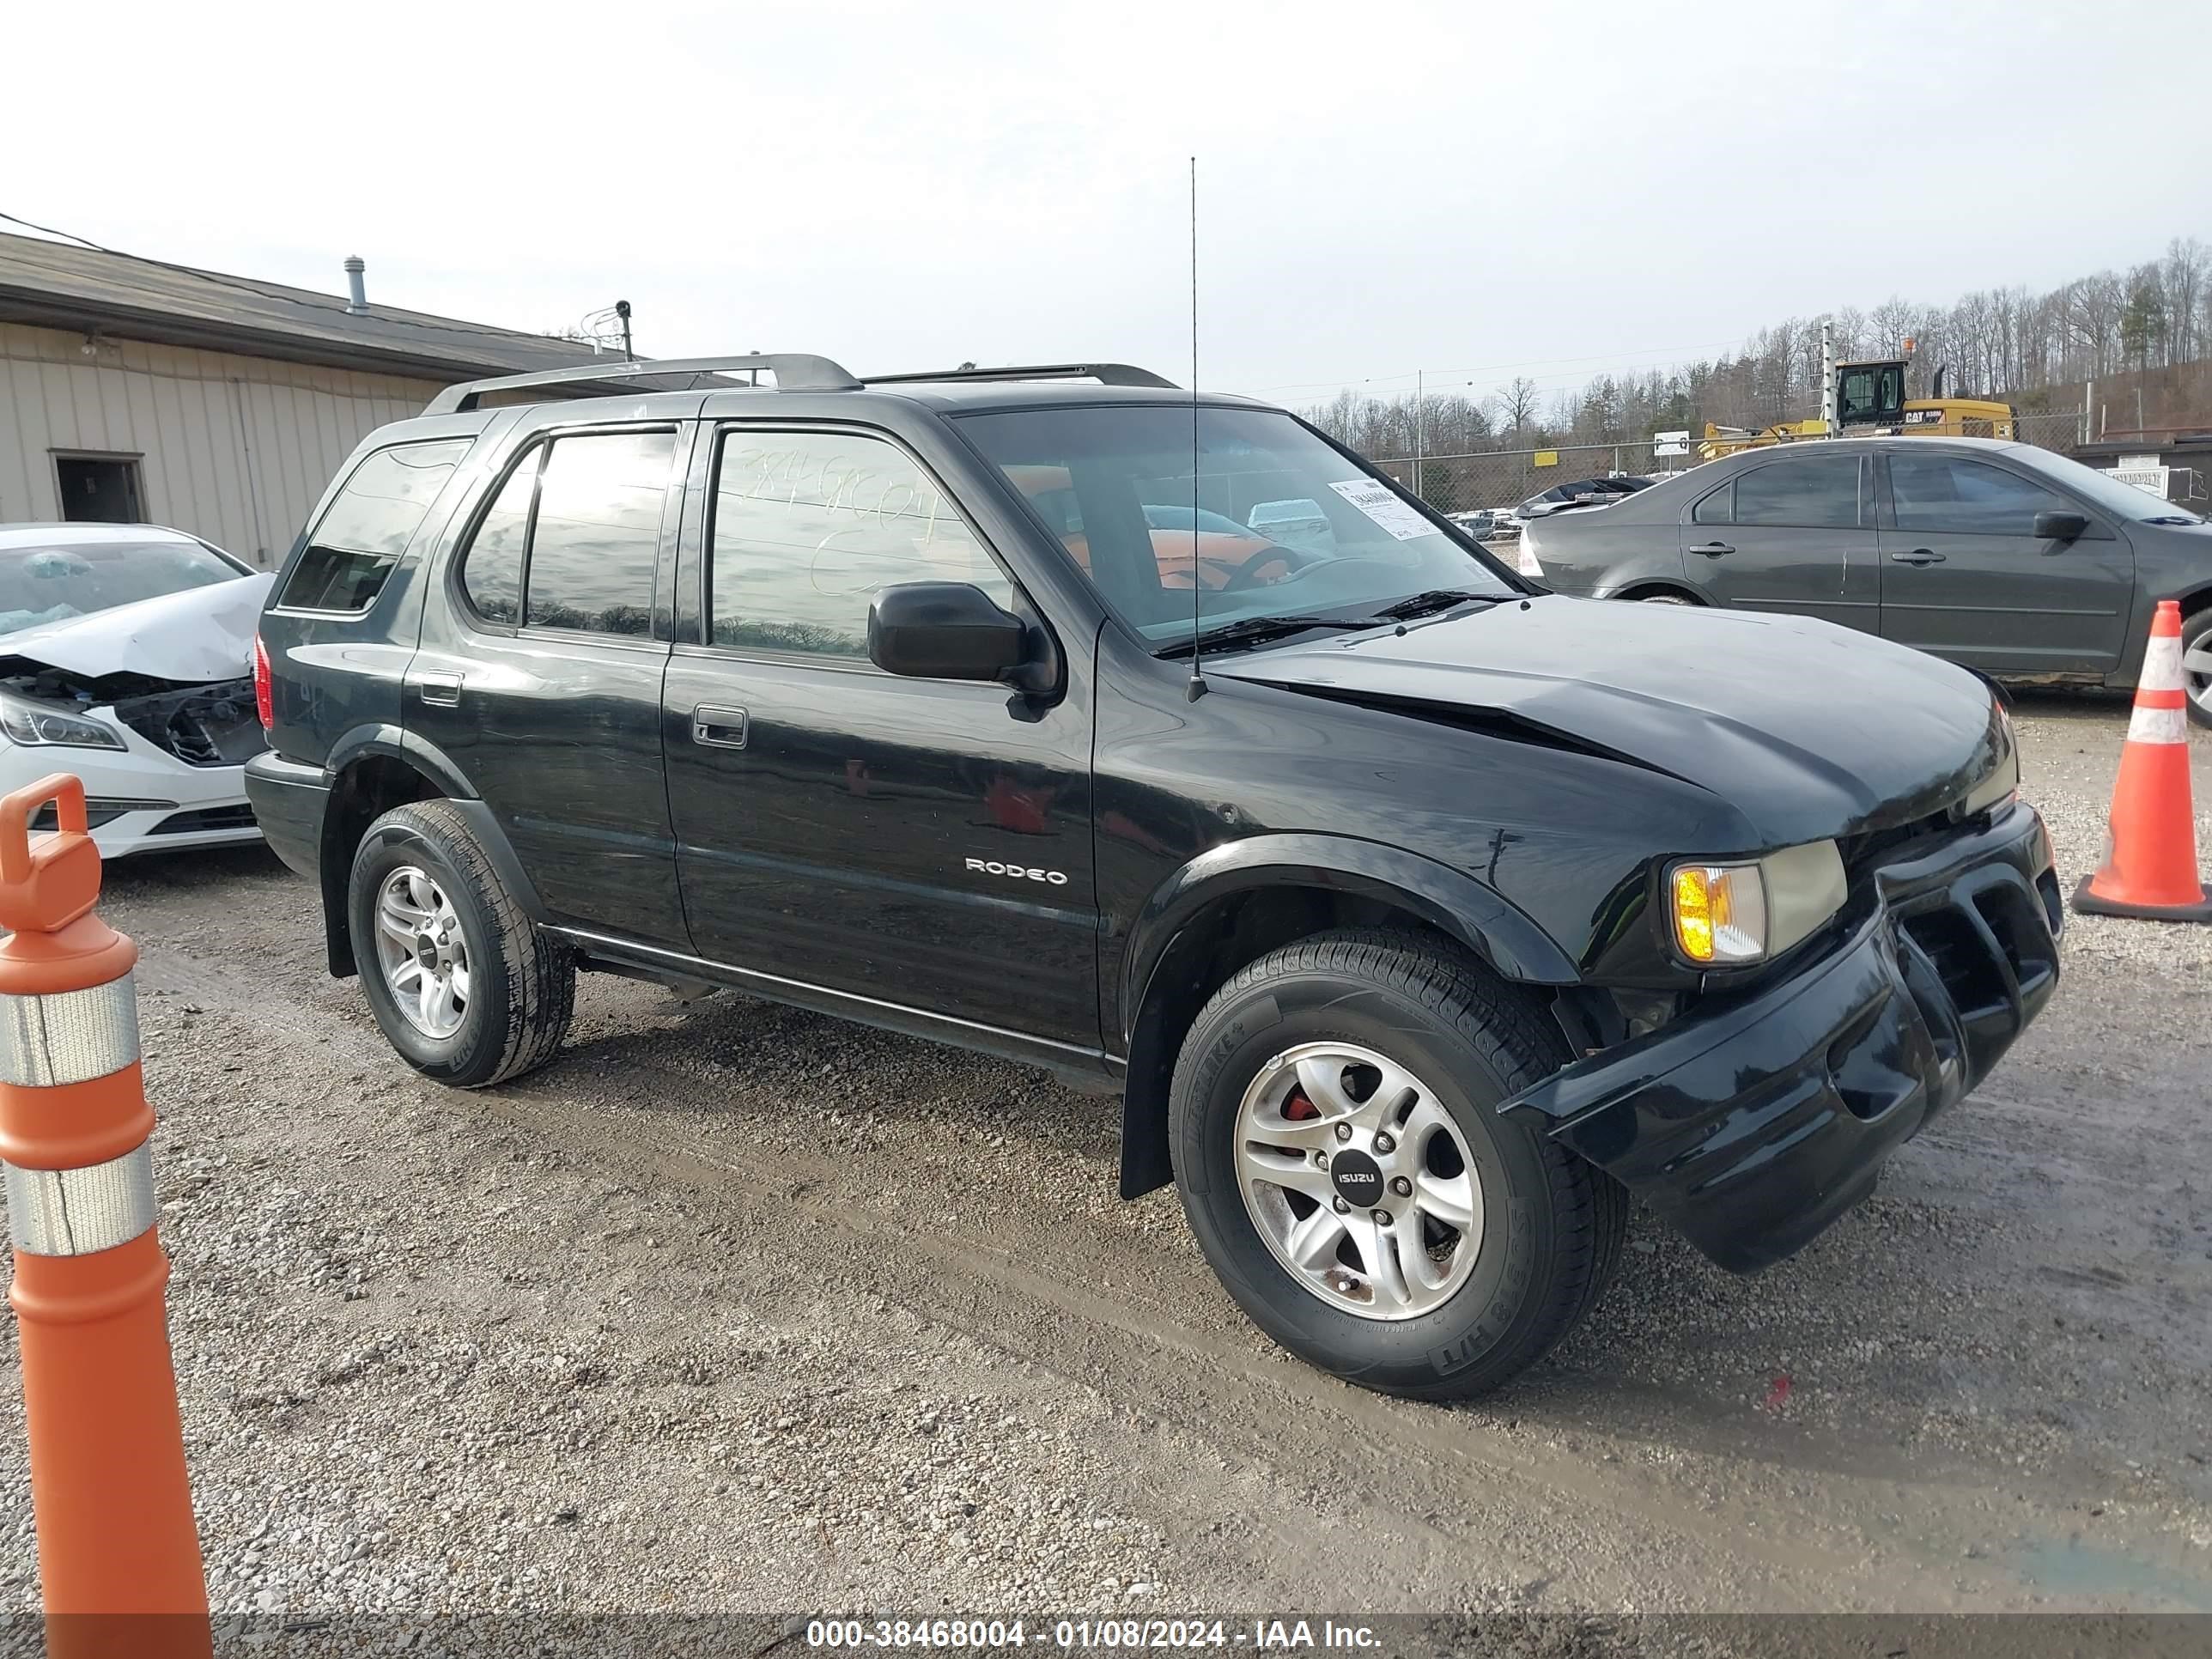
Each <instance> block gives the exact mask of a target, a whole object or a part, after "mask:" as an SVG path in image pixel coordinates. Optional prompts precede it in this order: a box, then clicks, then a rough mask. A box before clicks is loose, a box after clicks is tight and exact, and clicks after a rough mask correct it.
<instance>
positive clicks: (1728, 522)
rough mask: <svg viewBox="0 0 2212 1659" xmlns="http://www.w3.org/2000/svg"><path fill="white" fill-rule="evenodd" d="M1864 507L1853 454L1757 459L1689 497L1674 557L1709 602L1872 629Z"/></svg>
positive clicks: (1869, 520) (1873, 593) (1871, 540)
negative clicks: (1679, 553) (1678, 556)
mask: <svg viewBox="0 0 2212 1659" xmlns="http://www.w3.org/2000/svg"><path fill="white" fill-rule="evenodd" d="M1872 509H1873V500H1872V492H1871V490H1870V489H1869V488H1868V485H1867V483H1866V481H1865V467H1864V464H1863V460H1862V458H1861V457H1860V455H1859V454H1858V453H1857V452H1855V451H1850V450H1845V451H1842V452H1838V451H1834V450H1828V451H1826V452H1825V453H1823V452H1820V451H1817V450H1814V449H1811V448H1810V447H1808V449H1807V450H1806V451H1805V452H1803V453H1779V454H1776V455H1773V456H1771V457H1765V456H1762V457H1761V458H1760V459H1759V461H1758V462H1757V463H1756V464H1755V465H1752V466H1750V467H1748V468H1747V469H1746V470H1744V471H1741V472H1739V473H1737V474H1736V475H1735V477H1733V478H1731V479H1729V481H1728V482H1727V483H1723V484H1721V485H1720V486H1719V487H1717V489H1711V490H1708V491H1707V492H1706V493H1705V495H1701V496H1699V498H1698V500H1697V501H1696V503H1695V504H1694V505H1693V506H1692V507H1691V509H1690V516H1689V518H1688V520H1686V522H1685V523H1684V524H1683V526H1682V562H1683V565H1684V567H1685V568H1686V570H1687V572H1688V574H1689V577H1690V580H1692V581H1694V582H1697V583H1699V585H1700V586H1703V587H1704V588H1705V592H1706V593H1707V594H1709V595H1710V596H1711V598H1712V599H1714V601H1715V602H1716V603H1717V604H1721V605H1735V606H1739V607H1741V608H1742V609H1745V610H1748V611H1794V612H1795V613H1796V614H1797V615H1799V616H1804V617H1820V618H1822V619H1823V620H1824V621H1827V622H1832V623H1841V624H1843V625H1844V627H1846V628H1856V629H1860V630H1861V631H1863V632H1864V633H1869V634H1871V633H1873V632H1875V629H1877V628H1879V627H1880V625H1881V620H1880V619H1881V611H1880V603H1881V577H1880V575H1879V574H1878V573H1877V570H1876V566H1875V530H1874V513H1873V510H1872Z"/></svg>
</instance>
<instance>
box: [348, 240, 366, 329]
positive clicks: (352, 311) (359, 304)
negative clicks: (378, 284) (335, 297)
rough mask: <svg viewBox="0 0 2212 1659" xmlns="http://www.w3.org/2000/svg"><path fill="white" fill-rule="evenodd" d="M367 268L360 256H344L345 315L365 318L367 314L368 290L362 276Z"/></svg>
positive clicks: (356, 254)
mask: <svg viewBox="0 0 2212 1659" xmlns="http://www.w3.org/2000/svg"><path fill="white" fill-rule="evenodd" d="M367 270H368V266H367V265H365V264H362V258H361V255H359V254H358V253H352V254H349V255H347V256H346V262H345V274H346V315H348V316H349V317H366V316H367V315H368V285H367V284H366V283H363V282H362V274H363V273H364V272H366V271H367Z"/></svg>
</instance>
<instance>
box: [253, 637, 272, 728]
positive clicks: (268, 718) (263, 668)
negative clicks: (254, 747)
mask: <svg viewBox="0 0 2212 1659" xmlns="http://www.w3.org/2000/svg"><path fill="white" fill-rule="evenodd" d="M253 712H254V713H255V714H258V715H260V716H261V729H262V730H263V731H264V732H274V731H275V730H276V695H275V693H274V692H272V691H271V690H270V686H269V647H267V646H265V645H264V644H262V643H261V635H258V634H256V635H254V636H253Z"/></svg>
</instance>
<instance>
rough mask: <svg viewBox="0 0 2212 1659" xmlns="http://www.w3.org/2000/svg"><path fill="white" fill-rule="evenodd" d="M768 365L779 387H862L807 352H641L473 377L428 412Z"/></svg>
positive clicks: (431, 405) (826, 389)
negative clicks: (537, 392) (536, 391)
mask: <svg viewBox="0 0 2212 1659" xmlns="http://www.w3.org/2000/svg"><path fill="white" fill-rule="evenodd" d="M763 368H765V369H767V370H768V371H769V373H771V374H774V375H775V385H776V389H777V390H778V391H780V392H858V391H859V390H860V381H858V380H854V378H853V376H852V374H850V373H849V372H848V370H847V369H846V368H845V367H844V365H842V363H836V362H831V361H830V360H829V358H827V357H817V356H814V355H813V354H812V353H811V352H805V351H772V352H769V353H768V354H767V355H766V356H751V357H659V358H655V357H641V358H638V359H637V360H635V362H633V361H631V360H629V359H627V358H625V359H623V361H621V362H597V363H577V364H575V365H574V366H573V367H571V368H549V369H543V370H540V371H539V372H538V373H537V374H502V375H501V376H499V377H498V378H497V379H495V380H469V381H465V382H464V383H463V384H461V385H459V386H447V388H446V389H445V390H444V391H443V392H440V393H439V394H438V395H437V396H436V397H435V398H431V399H430V402H429V405H428V408H426V409H424V410H423V411H422V412H423V413H424V414H425V415H458V414H466V413H467V412H468V411H469V410H472V409H475V408H477V407H478V406H479V405H480V404H482V402H483V397H484V394H485V393H487V392H522V391H526V390H528V389H529V388H531V387H532V386H575V387H577V388H578V389H579V390H582V391H586V392H608V393H619V392H632V391H635V390H638V389H639V388H637V387H635V386H592V385H591V384H590V383H591V382H592V381H594V380H629V381H635V380H640V379H646V378H651V379H658V378H659V377H660V376H662V375H665V374H736V373H741V372H743V371H744V370H747V369H754V370H758V369H763Z"/></svg>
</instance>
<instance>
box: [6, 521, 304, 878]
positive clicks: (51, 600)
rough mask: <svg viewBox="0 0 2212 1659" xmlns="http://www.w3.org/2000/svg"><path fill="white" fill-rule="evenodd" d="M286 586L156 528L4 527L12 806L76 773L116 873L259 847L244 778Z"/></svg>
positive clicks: (38, 821) (46, 819)
mask: <svg viewBox="0 0 2212 1659" xmlns="http://www.w3.org/2000/svg"><path fill="white" fill-rule="evenodd" d="M273 580H275V578H274V577H272V576H270V575H269V574H267V573H265V572H256V571H253V570H252V569H250V568H247V567H246V565H244V564H242V563H241V562H239V561H238V560H237V559H234V558H233V557H232V556H230V555H229V554H228V553H225V552H224V551H222V550H221V549H220V548H217V547H215V546H213V545H211V544H209V543H206V542H204V541H201V540H200V539H199V538H197V537H194V536H187V535H185V534H184V533H183V532H181V531H175V530H164V529H161V528H160V527H159V526H154V525H119V524H15V525H0V793H4V792H7V791H10V790H15V789H20V788H21V787H23V786H24V785H25V784H28V783H35V782H37V781H39V779H40V778H42V777H44V776H46V775H47V774H48V773H51V772H74V773H75V774H76V775H77V776H78V777H79V778H81V779H82V780H83V782H84V793H85V807H86V816H87V817H88V821H89V823H90V824H91V827H92V832H93V839H94V841H95V842H98V843H99V846H100V854H101V855H102V856H103V857H106V858H117V857H120V856H121V855H122V854H125V853H140V852H154V851H161V850H168V849H181V848H189V847H214V846H222V845H225V844H228V843H230V842H251V841H255V840H258V838H259V836H260V833H261V832H260V830H259V829H257V828H256V827H255V825H254V822H253V811H252V808H251V807H249V806H248V805H246V787H245V784H244V781H243V771H242V769H243V768H244V765H245V763H246V761H247V759H249V758H250V757H252V756H254V755H257V754H258V753H259V752H260V751H261V750H262V749H263V748H264V746H265V740H264V736H263V733H262V730H261V722H260V720H259V718H258V714H257V713H256V709H255V706H254V696H253V634H254V629H255V627H256V626H257V625H258V623H259V621H260V617H261V606H262V602H263V601H264V599H267V597H268V594H269V587H270V583H271V582H272V581H273ZM52 826H53V808H52V806H48V807H46V808H45V809H43V811H41V812H40V815H39V816H38V817H35V818H33V821H32V828H33V829H51V828H52Z"/></svg>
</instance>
